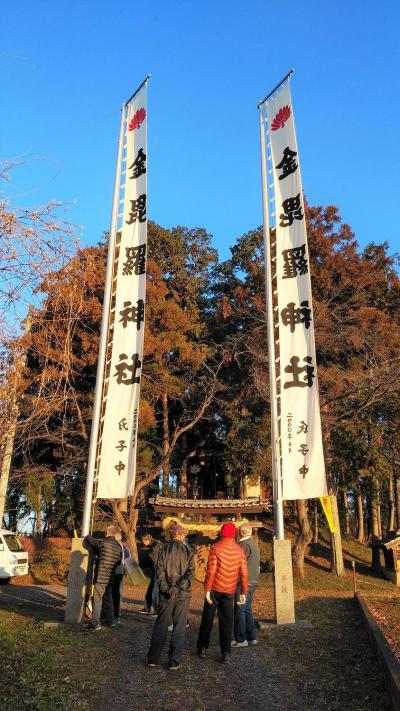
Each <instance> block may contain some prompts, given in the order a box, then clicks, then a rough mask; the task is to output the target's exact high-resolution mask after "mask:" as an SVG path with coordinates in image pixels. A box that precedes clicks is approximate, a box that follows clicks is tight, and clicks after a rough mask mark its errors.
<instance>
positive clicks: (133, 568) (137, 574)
mask: <svg viewBox="0 0 400 711" xmlns="http://www.w3.org/2000/svg"><path fill="white" fill-rule="evenodd" d="M125 580H126V582H127V583H130V584H131V585H143V583H147V582H148V580H147V578H146V576H145V574H144V573H143V570H142V569H141V567H140V566H139V564H138V563H137V561H136V560H135V558H134V557H133V556H131V557H130V558H126V560H125Z"/></svg>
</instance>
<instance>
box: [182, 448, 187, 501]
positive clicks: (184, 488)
mask: <svg viewBox="0 0 400 711" xmlns="http://www.w3.org/2000/svg"><path fill="white" fill-rule="evenodd" d="M187 470H188V460H187V457H185V459H184V460H183V462H182V466H181V496H182V497H183V498H184V499H187V491H188V489H187Z"/></svg>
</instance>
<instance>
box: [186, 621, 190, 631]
mask: <svg viewBox="0 0 400 711" xmlns="http://www.w3.org/2000/svg"><path fill="white" fill-rule="evenodd" d="M189 628H190V622H189V620H188V621H187V622H186V629H187V630H188V629H189Z"/></svg>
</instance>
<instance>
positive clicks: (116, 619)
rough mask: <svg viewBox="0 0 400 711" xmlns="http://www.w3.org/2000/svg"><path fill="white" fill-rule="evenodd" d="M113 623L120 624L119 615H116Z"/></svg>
mask: <svg viewBox="0 0 400 711" xmlns="http://www.w3.org/2000/svg"><path fill="white" fill-rule="evenodd" d="M115 624H116V625H120V624H121V618H120V617H116V618H115Z"/></svg>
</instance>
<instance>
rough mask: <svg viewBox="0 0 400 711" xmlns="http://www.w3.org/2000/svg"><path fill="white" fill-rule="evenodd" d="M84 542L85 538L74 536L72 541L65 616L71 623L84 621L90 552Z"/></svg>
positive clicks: (68, 622)
mask: <svg viewBox="0 0 400 711" xmlns="http://www.w3.org/2000/svg"><path fill="white" fill-rule="evenodd" d="M82 543H83V538H73V539H72V543H71V563H70V568H69V573H68V588H67V602H66V606H65V618H64V622H66V623H67V624H70V625H71V624H79V623H80V622H81V621H82V617H83V610H84V604H85V595H86V590H87V577H88V561H89V553H88V551H87V550H86V549H85V548H84V547H83V545H82Z"/></svg>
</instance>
